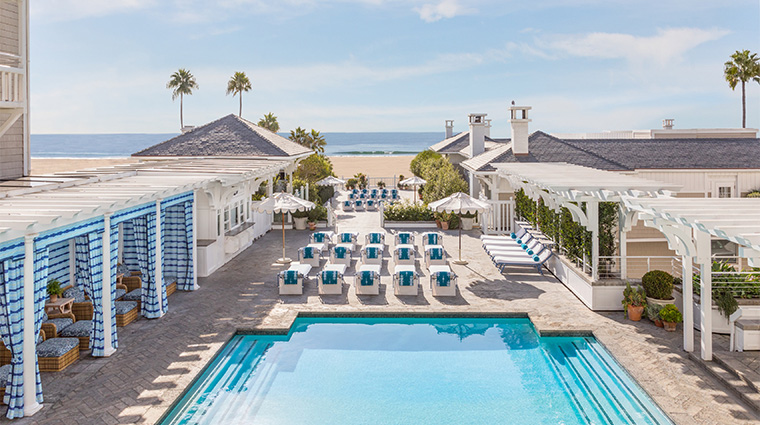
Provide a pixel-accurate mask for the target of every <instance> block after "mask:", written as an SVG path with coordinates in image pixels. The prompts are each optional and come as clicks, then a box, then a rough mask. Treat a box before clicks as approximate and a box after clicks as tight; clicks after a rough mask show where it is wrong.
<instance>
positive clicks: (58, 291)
mask: <svg viewBox="0 0 760 425" xmlns="http://www.w3.org/2000/svg"><path fill="white" fill-rule="evenodd" d="M47 293H48V295H50V301H57V300H58V297H59V296H60V295H62V294H63V288H61V282H59V281H58V279H52V280H50V281H48V284H47Z"/></svg>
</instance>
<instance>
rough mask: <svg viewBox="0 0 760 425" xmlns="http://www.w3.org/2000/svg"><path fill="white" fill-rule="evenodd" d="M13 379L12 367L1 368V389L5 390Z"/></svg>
mask: <svg viewBox="0 0 760 425" xmlns="http://www.w3.org/2000/svg"><path fill="white" fill-rule="evenodd" d="M10 377H11V365H9V364H7V365H4V366H0V388H5V387H6V386H7V385H8V381H9V380H10Z"/></svg>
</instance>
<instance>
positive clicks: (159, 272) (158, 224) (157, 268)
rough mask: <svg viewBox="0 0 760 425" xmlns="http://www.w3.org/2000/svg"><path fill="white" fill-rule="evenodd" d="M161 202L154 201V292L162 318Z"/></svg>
mask: <svg viewBox="0 0 760 425" xmlns="http://www.w3.org/2000/svg"><path fill="white" fill-rule="evenodd" d="M162 224H163V223H161V200H160V199H159V200H158V201H156V258H155V262H156V265H155V281H156V291H157V292H158V310H159V311H160V312H162V313H161V316H163V311H164V297H162V296H161V294H162V292H163V289H162V286H163V285H164V271H163V263H161V257H162V256H163V250H162V246H161V232H162V229H161V225H162Z"/></svg>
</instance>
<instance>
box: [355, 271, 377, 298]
mask: <svg viewBox="0 0 760 425" xmlns="http://www.w3.org/2000/svg"><path fill="white" fill-rule="evenodd" d="M354 285H355V286H356V294H357V295H378V294H379V293H380V265H377V264H364V265H362V266H361V267H360V268H359V271H358V272H357V273H356V276H355V277H354Z"/></svg>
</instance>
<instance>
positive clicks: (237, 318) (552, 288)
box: [6, 213, 760, 425]
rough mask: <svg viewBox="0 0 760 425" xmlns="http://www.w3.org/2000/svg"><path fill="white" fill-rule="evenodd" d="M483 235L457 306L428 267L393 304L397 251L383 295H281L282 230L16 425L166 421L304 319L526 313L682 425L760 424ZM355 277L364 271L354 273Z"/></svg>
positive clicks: (51, 380)
mask: <svg viewBox="0 0 760 425" xmlns="http://www.w3.org/2000/svg"><path fill="white" fill-rule="evenodd" d="M339 225H340V230H346V231H347V230H356V231H360V232H362V233H366V232H367V231H370V230H376V229H377V228H378V226H379V214H378V213H346V214H344V213H340V224H339ZM308 234H309V232H307V231H287V234H286V244H287V247H288V248H287V250H288V253H290V255H295V251H296V249H297V248H298V247H299V246H304V245H305V244H306V241H307V238H308ZM478 234H479V233H478V232H465V233H464V234H463V239H464V240H463V248H464V250H463V257H464V258H465V259H467V260H468V261H470V263H469V264H468V265H466V266H458V265H452V268H453V270H454V271H455V272H456V273H457V275H458V276H459V285H460V291H459V294H458V295H457V296H456V297H454V298H450V299H446V298H434V297H432V296H431V294H430V289H429V286H428V282H429V278H428V275H427V272H426V270H425V269H424V268H421V267H419V265H418V269H420V271H421V274H422V275H423V277H422V278H421V282H422V287H423V291H422V293H421V294H420V295H418V296H417V297H396V296H395V295H393V292H392V289H390V288H391V286H390V285H391V281H392V279H391V276H390V273H389V271H388V270H392V269H393V265H392V260H390V258H388V257H389V255H388V254H387V253H386V261H385V263H384V266H383V277H382V282H383V285H382V286H381V293H380V295H378V296H361V297H359V296H357V295H356V294H355V291H354V289H353V285H351V286H350V287H348V288H347V290H346V288H344V293H343V295H334V296H320V295H318V294H317V289H316V284H315V283H314V281H313V280H312V282H309V283H307V284H306V285H305V293H304V295H302V296H287V297H281V296H279V295H278V292H277V285H276V281H275V275H276V273H277V272H278V271H280V270H282V267H281V266H279V265H276V264H273V263H274V262H275V259H276V258H277V257H278V256H279V253H280V243H281V239H280V232H279V230H278V229H276V228H275V229H273V231H271V232H269V233H268V234H267V235H265V236H264V237H263V238H261V239H260V240H258V241H257V242H255V243H254V244H253V245H252V246H251V247H250V248H248V249H247V250H246V251H245V252H243V253H242V254H241V255H239V256H238V257H237V258H235V259H234V260H232V261H231V262H229V263H228V264H227V265H225V266H224V267H223V268H221V269H220V270H219V271H217V272H216V273H214V274H213V275H212V276H210V277H209V278H205V279H200V281H199V283H200V285H201V288H200V289H199V290H198V291H196V292H192V293H186V292H178V293H177V294H175V295H173V296H172V297H171V298H170V299H169V305H170V307H169V312H168V313H167V314H166V316H164V317H163V318H161V319H159V320H147V319H140V320H138V321H136V322H134V323H132V324H130V325H129V326H127V327H126V328H120V329H119V343H120V348H119V349H118V350H117V352H116V353H115V354H114V355H113V356H111V357H109V358H100V359H96V358H92V357H90V356H89V355H83V356H82V359H81V360H80V361H78V362H76V363H75V364H74V365H72V366H70V367H69V368H68V369H66V370H65V371H63V372H59V373H43V374H42V382H43V389H44V393H45V407H44V409H43V410H41V411H40V412H39V413H38V414H37V415H35V416H33V417H30V418H25V419H22V420H16V421H15V423H18V424H31V423H39V424H58V423H65V424H127V423H155V422H156V421H158V420H159V419H160V418H161V416H162V415H163V414H164V412H166V410H167V409H168V408H169V407H170V406H171V404H172V403H173V402H174V401H175V400H176V399H177V398H178V397H179V396H180V395H181V393H182V391H183V390H184V389H185V388H186V387H187V386H188V385H189V384H190V383H191V381H192V380H193V378H194V377H195V376H196V375H197V374H198V373H199V372H200V371H201V369H202V368H203V366H204V365H205V364H206V363H207V362H208V361H209V360H210V359H211V358H212V357H213V355H214V354H215V353H216V352H217V350H218V349H219V348H220V347H221V346H222V345H223V344H224V343H225V342H226V341H227V340H228V339H229V338H230V337H231V336H232V335H233V334H234V333H235V331H236V330H237V329H243V328H244V329H250V328H278V329H282V328H287V327H289V326H290V324H291V322H292V321H293V320H294V318H295V317H296V316H297V314H298V312H331V313H334V312H381V313H393V312H420V313H431V312H433V313H445V312H457V313H468V312H477V313H505V312H524V313H528V314H529V316H530V318H531V320H532V321H533V322H534V324H535V326H536V328H537V329H539V330H540V331H545V330H587V331H593V333H594V335H595V336H596V337H597V338H598V340H599V341H600V342H601V343H602V344H604V345H605V346H606V347H607V348H608V349H609V350H610V351H611V352H612V354H613V355H614V356H615V357H616V358H617V360H618V361H619V362H620V363H621V364H622V365H623V366H624V367H625V368H626V369H627V370H628V371H629V372H630V373H631V375H632V376H633V377H634V378H635V379H636V380H637V381H638V382H639V383H640V384H641V385H642V387H644V389H645V390H646V391H647V392H648V393H649V394H650V395H651V396H652V398H653V399H654V400H655V401H656V402H657V403H658V404H659V405H660V406H661V407H662V408H663V409H664V410H665V411H666V412H667V413H668V414H669V415H670V417H671V418H673V420H674V421H675V422H676V423H677V424H684V425H685V424H749V423H760V421H759V420H758V418H757V417H756V416H754V415H753V414H752V413H750V410H749V409H748V408H747V407H745V406H744V405H743V404H741V403H740V402H739V401H737V399H735V398H734V397H732V396H730V395H729V394H728V393H727V392H726V391H725V390H724V389H723V388H722V387H720V385H719V384H718V383H717V382H716V381H715V380H714V379H713V378H712V377H710V376H709V375H707V374H706V373H705V372H704V371H703V369H701V368H700V367H699V366H698V365H696V364H695V363H694V362H693V361H691V360H690V359H688V356H686V354H685V353H684V352H683V351H682V349H681V334H680V332H676V333H668V332H665V331H664V330H663V329H661V328H657V327H655V326H654V325H653V324H651V323H650V322H648V321H641V322H631V321H627V320H624V319H623V314H622V312H613V313H602V314H599V313H595V312H592V311H590V310H588V309H587V308H586V307H585V306H584V305H583V304H582V303H581V302H580V301H579V300H578V299H577V298H575V296H574V295H573V294H572V293H571V292H570V291H568V290H567V289H566V288H565V287H564V286H563V285H562V284H560V283H559V282H558V281H557V280H556V279H555V278H553V277H552V276H551V275H549V274H548V273H547V275H545V276H540V275H538V274H537V273H535V272H531V271H529V270H519V269H511V270H509V271H508V272H509V274H508V276H503V275H501V274H499V272H498V271H497V270H496V268H495V267H494V266H493V265H492V264H491V263H490V260H489V259H488V257H487V256H486V255H485V253H484V251H483V250H482V248H481V247H480V242H479V239H478ZM362 238H363V235H362ZM444 246H445V248H446V250H447V252H448V254H449V255H450V256H451V257H455V256H456V253H457V251H456V249H457V239H456V231H449V232H446V237H445V239H444ZM418 260H419V259H418ZM389 262H390V263H391V264H389ZM354 264H355V261H354ZM418 264H419V263H418ZM352 271H353V267H352V268H350V269H349V271H348V274H349V275H350V274H351V273H352ZM347 280H348V281H349V282H350V283H352V281H353V279H352V278H350V277H349V278H348V279H347ZM6 421H7V420H6Z"/></svg>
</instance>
